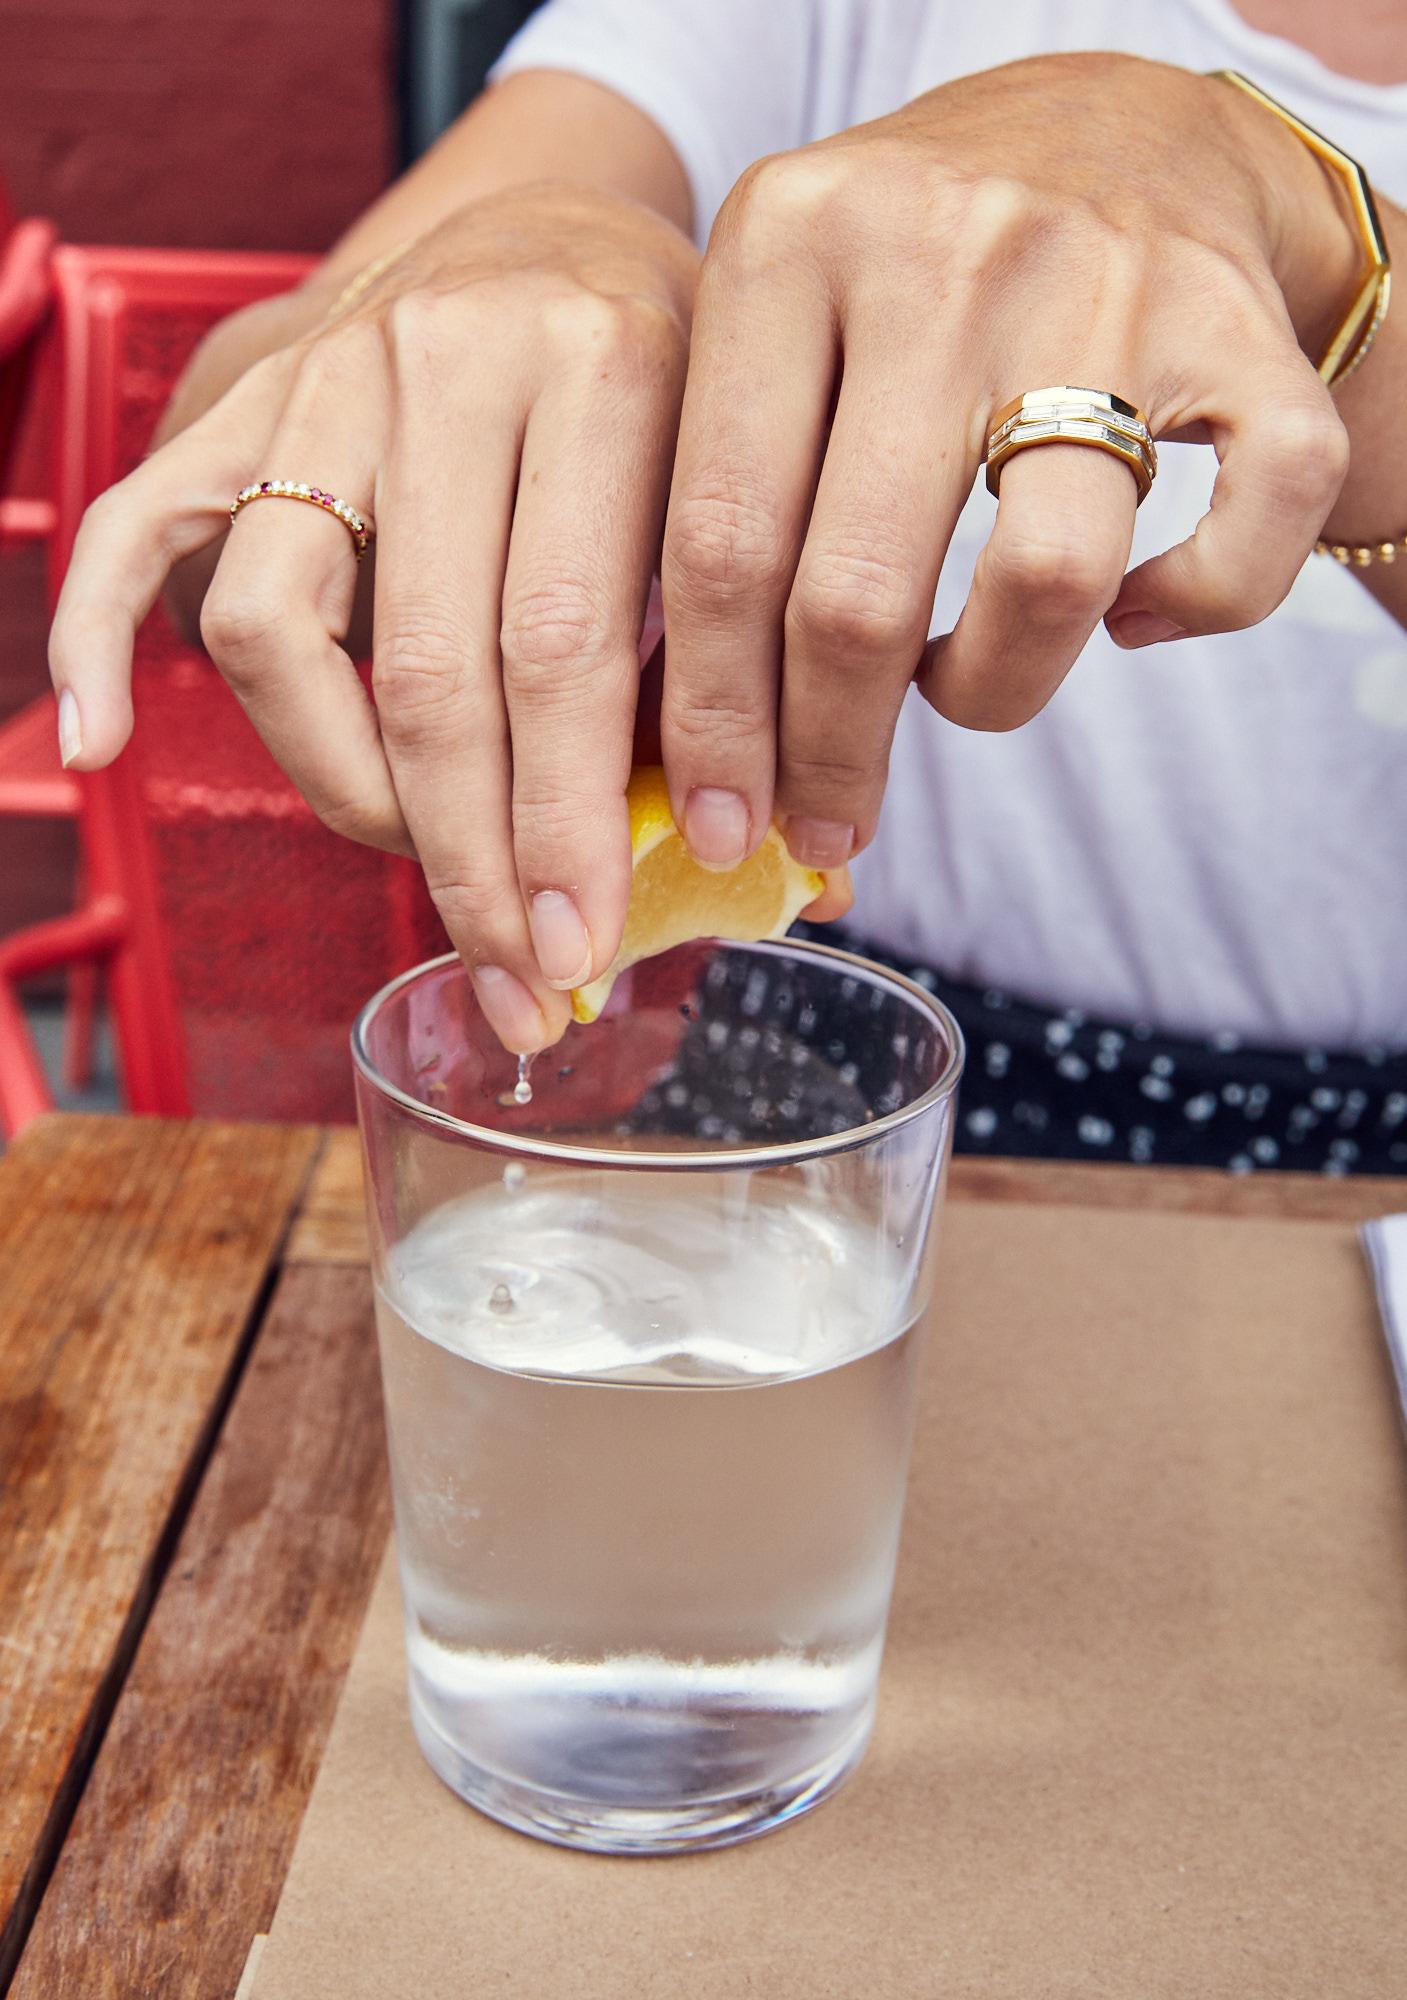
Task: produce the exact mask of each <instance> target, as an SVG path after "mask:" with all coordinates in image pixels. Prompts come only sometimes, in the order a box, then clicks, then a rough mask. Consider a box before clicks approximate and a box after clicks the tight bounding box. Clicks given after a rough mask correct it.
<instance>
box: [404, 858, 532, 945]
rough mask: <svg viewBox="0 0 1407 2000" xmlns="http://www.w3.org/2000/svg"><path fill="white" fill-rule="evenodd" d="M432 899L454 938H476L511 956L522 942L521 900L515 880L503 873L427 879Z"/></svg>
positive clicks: (446, 927) (483, 943)
mask: <svg viewBox="0 0 1407 2000" xmlns="http://www.w3.org/2000/svg"><path fill="white" fill-rule="evenodd" d="M427 886H428V888H429V891H430V900H431V901H432V902H433V904H434V905H435V908H436V909H437V910H438V911H439V913H440V917H441V919H442V921H443V923H444V926H445V929H446V930H447V931H448V932H449V934H450V936H451V937H452V938H473V939H476V940H477V941H479V943H481V944H482V945H484V946H486V947H487V948H488V949H489V950H490V951H493V950H494V949H495V947H500V948H502V947H506V949H500V951H499V952H498V954H497V955H499V956H511V955H512V953H513V952H515V951H516V950H517V947H518V944H519V943H520V932H521V928H522V899H521V897H520V895H519V892H518V886H517V884H516V882H513V881H510V880H508V879H506V878H504V877H502V876H492V875H486V874H485V875H469V874H465V875H462V876H457V877H454V878H453V879H451V880H448V881H442V882H441V881H434V880H431V879H429V878H427Z"/></svg>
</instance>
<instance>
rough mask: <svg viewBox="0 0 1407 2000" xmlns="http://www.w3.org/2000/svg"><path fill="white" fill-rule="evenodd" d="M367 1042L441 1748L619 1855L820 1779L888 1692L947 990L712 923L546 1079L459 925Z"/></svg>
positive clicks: (407, 1583) (389, 1420)
mask: <svg viewBox="0 0 1407 2000" xmlns="http://www.w3.org/2000/svg"><path fill="white" fill-rule="evenodd" d="M353 1050H354V1056H355V1063H356V1073H357V1095H358V1104H359V1110H360V1118H361V1130H362V1140H363V1146H364V1152H365V1162H366V1187H367V1203H368V1211H369V1216H370V1225H371V1246H372V1263H373V1271H374V1277H375V1286H376V1314H377V1325H378V1332H379V1338H380V1345H381V1365H382V1379H383V1383H384V1387H385V1399H386V1425H387V1433H388V1439H389V1445H390V1459H391V1476H392V1486H393V1492H394V1500H395V1517H396V1541H397V1548H398V1554H399V1561H400V1574H401V1587H402V1594H403V1599H404V1605H405V1621H406V1648H407V1654H408V1661H409V1675H410V1706H411V1715H412V1719H413V1722H414V1726H415V1731H416V1735H417V1737H418V1739H419V1742H420V1745H421V1748H422V1749H423V1751H424V1753H425V1755H426V1757H427V1758H428V1759H429V1761H430V1763H431V1765H432V1766H433V1767H434V1769H435V1770H436V1771H437V1772H438V1773H439V1775H440V1776H441V1777H442V1778H443V1779H444V1780H445V1781H446V1783H447V1784H449V1785H450V1786H452V1787H453V1789H454V1790H455V1791H456V1792H458V1793H459V1794H460V1795H461V1796H462V1797H463V1798H465V1799H467V1800H468V1801H469V1802H470V1803H471V1804H472V1805H475V1806H477V1807H479V1808H480V1809H481V1810H482V1811H484V1812H486V1813H489V1814H491V1815H493V1817H494V1818H496V1819H499V1820H502V1821H505V1822H506V1823H507V1824H508V1825H510V1826H514V1827H518V1828H520V1829H522V1830H523V1831H524V1832H527V1833H532V1834H536V1835H538V1836H539V1837H541V1838H543V1839H547V1840H553V1841H558V1842H561V1843H563V1844H566V1845H569V1846H574V1847H585V1848H595V1849H598V1850H603V1851H606V1852H613V1853H658V1852H667V1851H671V1850H676V1849H683V1848H695V1847H706V1846H714V1845H720V1844H722V1843H725V1842H728V1841H733V1840H739V1839H743V1838H745V1837H747V1836H749V1835H752V1834H757V1833H761V1832H763V1831H765V1830H766V1829H767V1828H769V1827H773V1826H776V1825H778V1824H779V1823H781V1822H782V1821H785V1820H787V1819H790V1818H792V1817H793V1816H795V1815H796V1814H798V1813H800V1812H803V1811H805V1810H806V1809H807V1808H808V1807H811V1806H813V1805H815V1804H817V1803H818V1802H819V1801H820V1800H821V1799H823V1798H825V1797H826V1796H827V1795H828V1794H829V1793H830V1792H832V1791H834V1790H835V1788H836V1786H837V1785H839V1784H840V1783H841V1782H842V1780H843V1779H844V1778H845V1776H846V1775H847V1773H848V1772H849V1771H850V1770H852V1769H853V1767H854V1765H855V1764H856V1762H857V1761H858V1759H859V1757H860V1755H861V1753H862V1751H863V1749H864V1745H865V1741H866V1739H867V1737H868V1734H869V1731H870V1726H871V1722H872V1719H873V1715H874V1707H875V1690H876V1681H877V1677H878V1672H879V1664H880V1654H881V1651H882V1648H883V1644H884V1627H885V1619H886V1616H887V1612H888V1607H889V1597H890V1590H891V1586H892V1583H893V1576H894V1563H895V1556H896V1552H897V1548H898V1541H899V1526H900V1516H901V1512H902V1507H903V1493H904V1480H905V1470H906V1459H907V1454H908V1449H909V1438H910V1432H911V1429H912V1420H913V1409H914V1395H915V1380H916V1374H917V1370H918V1362H919V1347H920V1339H919V1321H920V1317H921V1315H922V1313H923V1310H924V1307H925V1305H926V1304H927V1301H928V1297H929V1288H930V1278H931V1272H932V1251H933V1243H934V1231H933V1227H932V1224H933V1218H934V1214H935V1209H936V1206H937V1200H938V1196H939V1192H940V1189H941V1186H942V1181H943V1175H944V1170H945V1167H946V1161H947V1155H948V1146H949V1137H950V1131H951V1123H952V1110H953V1103H954V1093H955V1088H956V1085H957V1080H958V1074H959V1070H960V1068H961V1062H962V1044H961V1038H960V1036H959V1032H958V1029H957V1026H956V1024H955V1023H954V1021H953V1020H952V1017H951V1016H950V1015H949V1014H948V1013H947V1011H946V1010H945V1009H944V1008H943V1007H941V1006H940V1005H939V1004H938V1002H937V1001H936V1000H934V999H933V998H932V997H931V996H930V995H929V994H928V993H926V992H924V991H923V990H922V988H920V987H918V986H916V985H914V984H912V983H911V982H910V981H908V980H906V979H902V978H900V977H899V976H897V975H896V974H894V973H891V972H886V971H883V970H881V969H880V968H879V967H877V966H873V965H869V964H867V963H865V962H864V961H863V960H860V959H857V958H853V957H851V956H849V955H847V954H845V953H843V952H839V951H834V950H830V949H827V948H824V947H821V946H818V945H812V944H800V943H796V942H792V941H786V942H783V943H768V944H722V943H708V944H704V945H689V946H682V947H680V948H679V949H677V950H675V951H673V952H670V953H666V954H665V955H663V956H662V957H660V958H657V959H651V960H648V961H646V962H645V963H643V964H642V965H639V966H637V967H635V968H634V969H633V970H632V971H630V972H627V973H626V974H625V975H623V977H622V978H621V979H620V980H619V982H618V983H617V985H616V988H615V991H614V993H613V994H612V996H611V1000H610V1004H609V1006H608V1007H607V1009H606V1011H605V1013H604V1014H603V1015H602V1017H601V1018H600V1020H598V1021H596V1022H594V1023H593V1024H591V1025H590V1026H587V1027H577V1026H574V1027H572V1028H569V1029H568V1031H567V1034H566V1036H565V1038H564V1039H563V1040H562V1041H561V1042H560V1043H558V1044H557V1046H556V1047H555V1048H552V1049H549V1050H547V1051H546V1052H545V1053H544V1054H542V1055H541V1056H540V1057H538V1058H537V1059H536V1061H535V1062H534V1064H533V1066H532V1068H531V1072H530V1076H529V1078H528V1079H527V1081H528V1083H529V1084H530V1087H531V1093H532V1095H531V1101H530V1102H523V1101H521V1100H522V1099H523V1098H524V1096H525V1094H526V1092H525V1090H524V1089H522V1088H517V1089H515V1083H516V1082H517V1079H516V1077H515V1071H514V1063H515V1059H514V1058H513V1057H511V1056H507V1055H505V1054H504V1052H503V1050H502V1049H501V1047H500V1046H499V1044H498V1043H497V1041H496V1040H495V1039H494V1037H493V1034H492V1033H491V1031H490V1030H489V1028H488V1026H487V1024H486V1023H485V1022H484V1020H483V1018H482V1016H481V1015H480V1014H479V1011H478V1009H477V1006H476V1005H475V1002H474V999H473V992H472V988H471V986H470V983H469V981H468V979H467V978H466V976H465V974H464V971H463V968H462V967H461V965H460V964H459V962H458V960H456V959H454V958H444V959H439V960H436V961H435V962H433V963H432V964H429V965H425V966H421V967H419V968H418V969H416V970H415V971H412V972H408V973H406V974H405V975H404V976H403V977H402V978H400V979H397V980H395V981H393V982H392V984H391V985H389V986H387V987H385V988H384V989H383V990H382V991H381V992H380V993H378V994H377V995H376V997H375V998H374V999H373V1000H372V1001H371V1002H370V1003H369V1004H368V1005H367V1007H366V1008H365V1009H364V1011H363V1012H362V1014H361V1016H360V1018H359V1019H358V1021H357V1024H356V1027H355V1030H354V1032H353Z"/></svg>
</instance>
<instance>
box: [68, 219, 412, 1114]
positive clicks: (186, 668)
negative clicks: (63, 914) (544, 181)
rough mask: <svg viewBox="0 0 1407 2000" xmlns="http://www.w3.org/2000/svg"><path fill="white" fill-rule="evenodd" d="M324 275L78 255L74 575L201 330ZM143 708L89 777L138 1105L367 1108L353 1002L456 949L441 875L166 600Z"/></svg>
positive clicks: (191, 260)
mask: <svg viewBox="0 0 1407 2000" xmlns="http://www.w3.org/2000/svg"><path fill="white" fill-rule="evenodd" d="M305 268H306V264H305V260H302V259H299V258H294V257H287V256H274V255H269V256H253V255H246V254H243V253H239V254H236V253H220V254H215V253H204V252H201V253H197V252H187V251H161V252H156V251H150V252H149V251H130V250H107V249H81V250H80V249H73V248H69V247H64V248H62V249H60V250H59V251H58V252H57V253H56V256H55V259H54V269H55V280H56V288H57V297H58V318H59V325H58V333H59V340H60V354H61V365H60V372H61V378H62V407H61V410H60V413H59V422H58V425H57V431H58V444H57V451H58V462H57V468H56V480H55V486H56V492H57V495H58V508H59V521H58V528H57V533H56V536H55V570H54V575H55V581H56V583H57V580H58V579H59V578H60V577H61V576H62V572H63V569H64V567H65V565H66V563H67V560H68V556H69V553H70V551H71V548H72V544H73V537H74V534H75V533H76V530H77V526H78V521H79V518H80V516H81V514H82V511H83V508H84V507H85V506H86V505H87V503H88V501H89V500H91V499H92V498H93V497H94V496H95V495H96V494H98V493H100V492H101V491H102V490H103V489H104V488H105V487H107V486H109V485H111V484H112V483H113V481H114V480H116V479H118V478H120V477H122V476H123V475H124V474H125V473H127V472H128V471H130V470H131V469H132V468H133V467H134V466H135V465H136V464H137V463H138V462H139V460H140V459H141V457H142V455H143V453H144V452H145V450H146V448H147V446H148V443H149V440H150V437H151V433H152V429H153V426H154V425H155V423H156V421H157V418H158V417H159V415H160V413H161V411H162V409H163V408H164V406H165V403H166V400H167V397H168V395H169V393H170V391H171V388H172V387H173V385H174V383H175V381H176V378H177V376H178V375H179V374H180V372H181V369H182V368H183V367H184V365H185V363H186V361H187V359H188V358H189V356H190V353H191V351H192V349H193V348H194V347H195V345H196V343H197V342H198V341H199V339H200V338H201V336H202V335H203V334H204V333H205V332H206V331H207V330H208V328H209V327H210V326H211V325H213V324H214V323H215V322H216V321H217V320H220V319H222V318H224V317H225V316H226V315H227V314H228V313H230V312H232V311H234V310H235V309H236V308H237V307H239V306H241V305H244V304H246V303H248V302H250V301H252V300H254V299H256V298H261V297H265V296H268V295H269V294H271V293H273V292H275V291H280V290H284V289H287V288H288V287H289V286H291V285H292V284H294V283H296V282H297V280H298V278H299V277H300V276H301V275H302V273H303V271H304V269H305ZM259 469H260V468H255V467H251V468H250V472H251V476H252V475H253V474H254V473H255V472H256V471H258V470H259ZM309 476H310V477H314V476H316V470H315V469H314V470H313V471H312V472H310V475H309ZM134 700H135V705H136V711H137V726H136V732H135V735H134V738H133V742H132V745H131V746H130V748H129V749H128V750H127V751H126V752H124V754H123V755H122V756H121V757H120V758H119V759H118V761H117V763H116V764H115V765H114V766H113V767H112V768H111V770H109V771H107V772H102V773H99V774H97V775H96V776H95V777H94V778H93V779H92V780H91V781H90V782H89V783H88V785H87V786H86V787H85V791H86V798H85V807H84V813H83V819H82V828H83V838H84V853H85V861H86V866H87V871H88V882H89V887H90V890H91V891H92V892H94V893H97V894H101V893H103V892H104V891H108V892H110V893H111V894H112V895H113V896H114V897H115V898H117V899H119V900H120V902H121V904H122V905H123V906H124V909H125V912H126V920H125V931H124V936H123V941H122V943H121V945H120V947H119V949H118V950H117V952H116V954H115V956H114V958H113V961H112V964H111V968H110V975H109V992H110V995H111V1001H112V1008H113V1018H114V1024H115V1028H116V1033H117V1040H118V1046H119V1052H120V1059H121V1064H122V1071H123V1081H124V1087H125V1092H126V1096H127V1100H128V1103H129V1105H130V1107H131V1108H132V1109H133V1110H134V1111H152V1112H161V1113H164V1114H166V1115H170V1116H181V1115H184V1114H186V1113H190V1112H197V1113H201V1114H205V1115H211V1116H221V1117H239V1118H274V1119H320V1120H325V1119H341V1118H350V1117H351V1116H352V1094H351V1079H350V1064H349V1057H348V1053H347V1031H348V1027H349V1025H350V1022H351V1018H352V1015H353V1013H354V1012H355V1010H356V1008H357V1007H358V1006H359V1005H360V1003H361V1002H362V1000H364V999H365V998H366V997H367V996H368V995H369V994H370V993H371V992H373V991H374V990H375V988H376V987H377V986H379V985H380V984H382V983H383V982H384V981H385V980H386V979H388V978H390V977H391V976H392V974H393V973H395V972H397V971H399V970H402V969H403V968H404V967H406V966H408V965H410V964H413V963H414V962H415V961H416V960H417V959H418V958H422V957H425V956H428V955H431V954H432V953H434V952H437V951H442V950H444V949H445V948H446V947H445V938H444V932H443V930H442V928H441V926H440V925H439V922H438V919H437V918H436V917H435V914H434V911H433V908H432V906H431V904H430V902H429V899H428V897H427V896H426V895H425V892H424V888H423V884H422V882H421V879H420V875H419V871H418V870H417V869H415V868H414V867H413V866H412V865H411V864H410V863H408V862H405V861H402V860H398V859H396V858H394V857H391V856H387V855H382V854H377V853H374V852H372V851H371V850H370V849H367V848H360V847H356V846H353V845H352V844H351V843H350V842H347V841H345V840H341V839H338V838H337V837H336V836H335V835H333V834H331V833H329V832H327V830H326V829H325V828H324V827H323V826H322V825H321V824H320V822H319V821H318V820H317V819H316V817H315V816H314V814H313V813H312V811H311V810H310V809H309V807H308V806H307V805H306V804H305V803H304V801H303V800H302V799H301V798H300V797H299V795H298V794H297V792H295V791H294V789H293V787H292V786H291V785H290V784H289V783H288V781H287V779H286V778H285V777H284V776H283V774H282V772H281V771H280V770H279V769H278V767H277V766H276V765H275V764H274V762H273V760H272V758H271V757H270V756H269V754H268V752H267V751H266V750H265V749H264V747H263V745H262V744H261V743H260V742H259V739H258V738H257V736H256V735H255V734H254V731H253V730H252V728H251V727H250V725H249V723H248V722H247V721H246V719H245V717H244V714H243V711H242V710H241V709H240V707H239V705H238V703H237V702H236V701H235V699H234V697H233V696H232V695H231V694H230V693H229V691H228V690H227V689H226V687H225V685H224V683H223V681H222V680H221V679H220V677H219V675H218V674H217V673H216V672H215V670H214V668H213V667H212V666H211V664H210V662H209V661H208V660H207V659H206V658H205V657H204V655H203V654H201V653H199V652H197V651H195V650H194V649H192V648H191V647H189V646H187V645H185V644H184V643H183V642H182V641H181V639H180V638H179V637H178V635H177V634H176V632H175V631H174V629H173V628H172V626H171V625H170V623H169V622H168V620H167V619H166V617H165V615H164V614H163V613H161V612H157V613H155V614H153V616H152V618H151V619H149V620H148V621H147V624H146V626H145V627H144V629H143V631H142V633H141V635H140V637H139V641H138V647H137V658H136V665H135V676H134Z"/></svg>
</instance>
